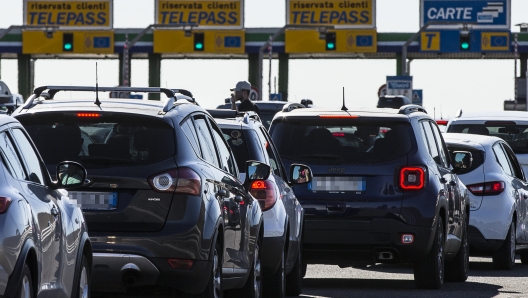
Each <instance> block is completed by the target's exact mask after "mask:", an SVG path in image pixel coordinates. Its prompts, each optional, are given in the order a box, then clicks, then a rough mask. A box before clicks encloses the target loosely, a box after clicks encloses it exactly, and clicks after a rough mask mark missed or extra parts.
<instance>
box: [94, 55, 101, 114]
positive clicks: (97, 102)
mask: <svg viewBox="0 0 528 298" xmlns="http://www.w3.org/2000/svg"><path fill="white" fill-rule="evenodd" d="M94 104H96V105H97V106H98V107H99V108H100V107H101V102H100V101H99V77H98V75H97V62H95V102H94Z"/></svg>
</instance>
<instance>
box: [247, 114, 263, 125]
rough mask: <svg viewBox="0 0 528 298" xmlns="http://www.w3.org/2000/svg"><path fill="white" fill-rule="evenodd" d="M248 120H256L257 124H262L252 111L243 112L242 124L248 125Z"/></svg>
mask: <svg viewBox="0 0 528 298" xmlns="http://www.w3.org/2000/svg"><path fill="white" fill-rule="evenodd" d="M250 119H254V120H257V121H258V122H262V121H261V120H260V117H259V115H258V114H257V113H255V112H253V111H249V112H244V119H243V121H244V123H246V124H249V120H250Z"/></svg>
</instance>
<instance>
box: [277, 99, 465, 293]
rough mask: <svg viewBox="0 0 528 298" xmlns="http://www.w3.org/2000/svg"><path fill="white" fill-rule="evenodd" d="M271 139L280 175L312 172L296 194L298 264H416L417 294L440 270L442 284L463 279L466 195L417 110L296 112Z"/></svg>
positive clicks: (283, 117) (434, 284) (436, 283)
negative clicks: (301, 168) (300, 215)
mask: <svg viewBox="0 0 528 298" xmlns="http://www.w3.org/2000/svg"><path fill="white" fill-rule="evenodd" d="M270 133H271V135H272V138H273V141H274V142H275V145H276V146H277V148H278V150H279V152H280V155H281V158H282V161H283V162H284V163H285V166H286V168H288V167H289V165H290V164H293V163H298V162H302V163H306V164H308V165H309V166H310V168H311V169H312V170H313V180H312V181H311V183H309V184H307V185H299V186H296V187H295V194H296V196H297V198H298V199H299V201H300V202H301V205H302V206H303V208H304V211H305V224H304V238H303V260H304V262H305V263H312V264H336V265H339V266H341V267H346V266H365V265H369V264H375V263H413V264H414V278H415V282H416V285H417V286H418V287H420V288H439V287H440V286H441V285H442V283H443V280H444V263H445V272H446V273H445V277H446V280H453V281H465V280H466V279H467V275H468V264H469V257H468V256H469V254H468V243H467V229H468V220H469V210H470V209H469V199H468V197H467V190H466V188H465V186H464V185H463V184H462V183H461V182H460V180H459V179H458V177H457V175H456V172H457V170H458V169H457V168H454V165H453V163H452V162H451V160H450V156H449V154H448V151H447V149H446V146H445V144H444V141H443V139H442V136H441V134H440V131H439V130H438V127H437V125H436V123H435V122H434V120H433V119H432V118H431V117H429V116H428V115H427V114H426V113H425V110H423V108H421V107H419V106H414V105H408V106H404V107H402V108H401V109H399V110H393V109H375V110H361V111H335V110H333V111H324V110H314V109H296V110H293V111H291V112H282V113H278V114H277V115H276V116H275V118H274V119H273V122H272V125H271V129H270ZM468 154H469V153H468ZM457 166H458V167H462V166H464V165H463V164H461V163H457Z"/></svg>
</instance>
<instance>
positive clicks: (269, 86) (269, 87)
mask: <svg viewBox="0 0 528 298" xmlns="http://www.w3.org/2000/svg"><path fill="white" fill-rule="evenodd" d="M268 52H269V77H268V100H269V98H271V62H272V61H273V40H271V36H270V41H269V47H268Z"/></svg>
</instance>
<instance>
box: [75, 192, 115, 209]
mask: <svg viewBox="0 0 528 298" xmlns="http://www.w3.org/2000/svg"><path fill="white" fill-rule="evenodd" d="M69 197H70V200H71V201H72V204H77V206H79V207H81V209H83V210H115V209H117V192H82V191H70V192H69Z"/></svg>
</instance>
